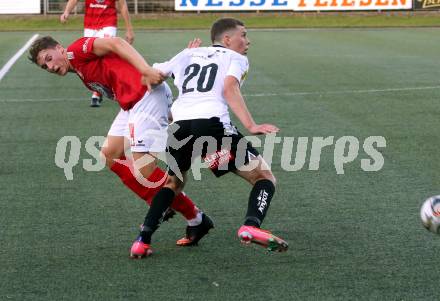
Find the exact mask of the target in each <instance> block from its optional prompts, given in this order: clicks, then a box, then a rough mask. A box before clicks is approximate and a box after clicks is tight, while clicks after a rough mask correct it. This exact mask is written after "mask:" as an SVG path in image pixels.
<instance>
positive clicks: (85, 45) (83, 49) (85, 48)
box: [82, 38, 90, 53]
mask: <svg viewBox="0 0 440 301" xmlns="http://www.w3.org/2000/svg"><path fill="white" fill-rule="evenodd" d="M89 42H90V38H87V39H86V40H85V41H84V44H83V46H82V51H83V52H84V53H87V47H88V46H89Z"/></svg>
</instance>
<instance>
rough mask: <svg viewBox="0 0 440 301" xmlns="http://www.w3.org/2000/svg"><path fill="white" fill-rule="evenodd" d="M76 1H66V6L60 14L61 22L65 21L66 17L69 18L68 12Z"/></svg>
mask: <svg viewBox="0 0 440 301" xmlns="http://www.w3.org/2000/svg"><path fill="white" fill-rule="evenodd" d="M77 3H78V0H69V1H67V4H66V8H65V9H64V12H63V14H62V15H61V16H60V21H61V23H66V22H67V19H69V15H70V12H71V11H72V10H73V8H74V7H75V6H76V4H77Z"/></svg>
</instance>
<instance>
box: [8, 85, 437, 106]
mask: <svg viewBox="0 0 440 301" xmlns="http://www.w3.org/2000/svg"><path fill="white" fill-rule="evenodd" d="M435 89H440V85H439V86H424V87H407V88H387V89H366V90H340V91H310V92H282V93H255V94H244V96H245V97H276V96H301V95H331V94H364V93H389V92H405V91H419V90H435ZM61 101H85V99H83V98H80V97H78V98H43V99H36V98H16V99H0V103H2V102H61Z"/></svg>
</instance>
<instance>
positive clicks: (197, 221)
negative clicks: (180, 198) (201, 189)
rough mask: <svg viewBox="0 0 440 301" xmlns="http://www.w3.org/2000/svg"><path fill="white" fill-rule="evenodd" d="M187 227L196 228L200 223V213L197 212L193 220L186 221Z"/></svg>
mask: <svg viewBox="0 0 440 301" xmlns="http://www.w3.org/2000/svg"><path fill="white" fill-rule="evenodd" d="M186 222H187V223H188V226H198V225H200V224H201V223H202V212H201V211H200V210H199V212H197V215H196V217H195V218H192V219H187V220H186Z"/></svg>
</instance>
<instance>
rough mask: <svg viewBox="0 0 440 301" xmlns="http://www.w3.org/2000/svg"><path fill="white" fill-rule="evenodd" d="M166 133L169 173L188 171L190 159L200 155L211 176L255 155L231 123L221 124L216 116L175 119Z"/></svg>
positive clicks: (256, 153)
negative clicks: (167, 135)
mask: <svg viewBox="0 0 440 301" xmlns="http://www.w3.org/2000/svg"><path fill="white" fill-rule="evenodd" d="M168 134H169V137H168V152H167V155H168V156H169V157H168V174H170V175H175V174H176V173H175V171H176V168H178V170H179V171H180V172H186V171H188V170H189V169H190V168H191V164H192V162H193V161H194V160H195V159H197V158H199V157H201V158H202V160H203V162H204V164H206V165H207V167H209V169H211V171H212V172H213V173H214V175H216V176H217V177H220V176H222V175H224V174H226V173H228V172H229V171H234V170H236V169H237V168H238V167H241V166H243V165H247V164H248V163H249V160H250V159H251V158H252V157H256V156H258V155H259V153H258V151H257V150H256V149H255V148H253V147H252V144H251V143H250V142H249V141H248V140H246V139H245V138H244V137H243V135H242V134H241V133H239V132H238V131H237V129H236V128H235V127H234V126H233V125H231V124H224V123H222V122H221V121H220V119H219V118H218V117H213V118H210V119H192V120H180V121H177V122H175V123H173V124H172V125H170V128H169V133H168ZM184 142H185V143H184Z"/></svg>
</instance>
